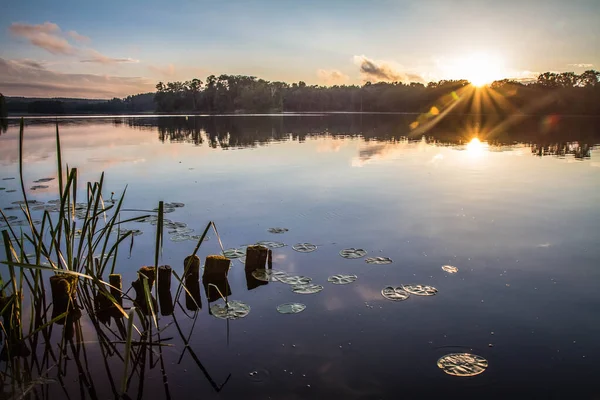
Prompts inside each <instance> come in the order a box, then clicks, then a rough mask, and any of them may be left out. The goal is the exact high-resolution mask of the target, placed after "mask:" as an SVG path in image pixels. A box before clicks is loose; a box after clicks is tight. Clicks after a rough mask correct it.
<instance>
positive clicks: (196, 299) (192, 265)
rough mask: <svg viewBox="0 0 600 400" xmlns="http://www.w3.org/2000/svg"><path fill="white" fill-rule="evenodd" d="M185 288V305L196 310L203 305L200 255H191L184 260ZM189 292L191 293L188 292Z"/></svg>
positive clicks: (191, 309)
mask: <svg viewBox="0 0 600 400" xmlns="http://www.w3.org/2000/svg"><path fill="white" fill-rule="evenodd" d="M183 268H184V274H185V276H184V282H185V288H186V289H187V291H186V292H185V307H186V308H187V309H188V310H190V311H196V310H198V309H200V308H201V307H202V299H201V298H200V257H198V256H197V255H190V256H187V257H186V258H185V260H184V261H183ZM188 292H189V293H188ZM190 294H191V296H190Z"/></svg>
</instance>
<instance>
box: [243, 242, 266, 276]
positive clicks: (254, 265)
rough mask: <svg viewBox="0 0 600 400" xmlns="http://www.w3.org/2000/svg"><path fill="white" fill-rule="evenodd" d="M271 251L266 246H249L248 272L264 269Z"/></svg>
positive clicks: (247, 249)
mask: <svg viewBox="0 0 600 400" xmlns="http://www.w3.org/2000/svg"><path fill="white" fill-rule="evenodd" d="M268 253H269V249H268V248H266V247H265V246H248V247H247V248H246V267H245V270H246V271H254V270H256V269H259V268H264V267H265V263H266V262H267V256H268Z"/></svg>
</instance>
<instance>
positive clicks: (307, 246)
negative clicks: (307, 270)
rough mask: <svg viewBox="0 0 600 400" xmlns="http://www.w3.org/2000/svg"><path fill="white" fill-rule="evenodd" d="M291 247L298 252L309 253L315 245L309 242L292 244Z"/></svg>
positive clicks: (314, 248)
mask: <svg viewBox="0 0 600 400" xmlns="http://www.w3.org/2000/svg"><path fill="white" fill-rule="evenodd" d="M292 249H294V250H296V251H297V252H300V253H311V252H313V251H315V250H316V249H317V246H316V245H314V244H311V243H297V244H295V245H293V246H292Z"/></svg>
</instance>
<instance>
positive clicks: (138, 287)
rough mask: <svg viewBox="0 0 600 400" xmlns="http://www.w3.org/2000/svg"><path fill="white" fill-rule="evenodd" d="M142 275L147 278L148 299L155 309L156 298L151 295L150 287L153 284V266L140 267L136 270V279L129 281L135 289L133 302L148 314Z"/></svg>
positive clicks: (148, 308) (154, 275) (154, 272)
mask: <svg viewBox="0 0 600 400" xmlns="http://www.w3.org/2000/svg"><path fill="white" fill-rule="evenodd" d="M142 275H143V276H145V277H146V278H147V279H148V290H149V291H150V299H151V301H152V306H153V308H154V309H155V310H156V306H157V304H156V299H155V298H154V297H153V296H152V287H153V286H154V278H155V277H156V270H155V268H154V267H146V266H144V267H142V268H140V269H139V271H138V279H137V280H136V281H133V282H132V283H131V286H132V287H133V290H135V300H134V304H135V306H136V307H138V308H139V309H140V310H142V312H143V313H144V314H145V315H148V314H150V307H149V304H148V301H147V300H146V293H145V291H144V282H143V279H144V278H143V277H142Z"/></svg>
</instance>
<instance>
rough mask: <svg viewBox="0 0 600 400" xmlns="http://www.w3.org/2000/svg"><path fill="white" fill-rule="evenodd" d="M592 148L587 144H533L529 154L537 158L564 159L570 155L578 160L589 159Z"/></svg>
mask: <svg viewBox="0 0 600 400" xmlns="http://www.w3.org/2000/svg"><path fill="white" fill-rule="evenodd" d="M591 151H592V147H591V146H590V145H588V144H579V143H577V142H573V143H570V142H567V143H554V144H545V145H544V144H534V145H532V146H531V153H532V154H534V155H537V156H540V157H541V156H558V157H564V156H567V155H572V156H574V157H575V158H576V159H578V160H582V159H584V158H590V157H591Z"/></svg>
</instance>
